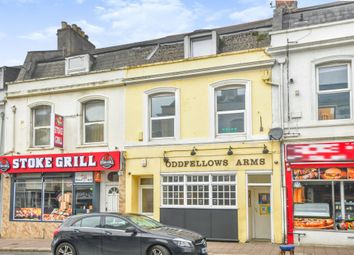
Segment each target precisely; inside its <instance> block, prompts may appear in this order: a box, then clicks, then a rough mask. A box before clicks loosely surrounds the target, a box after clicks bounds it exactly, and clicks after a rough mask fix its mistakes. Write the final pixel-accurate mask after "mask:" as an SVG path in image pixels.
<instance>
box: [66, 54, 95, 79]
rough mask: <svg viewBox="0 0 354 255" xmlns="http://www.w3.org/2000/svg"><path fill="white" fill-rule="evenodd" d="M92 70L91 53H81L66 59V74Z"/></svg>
mask: <svg viewBox="0 0 354 255" xmlns="http://www.w3.org/2000/svg"><path fill="white" fill-rule="evenodd" d="M89 71H90V55H88V54H85V55H79V56H74V57H68V58H66V59H65V75H70V74H76V73H84V72H89Z"/></svg>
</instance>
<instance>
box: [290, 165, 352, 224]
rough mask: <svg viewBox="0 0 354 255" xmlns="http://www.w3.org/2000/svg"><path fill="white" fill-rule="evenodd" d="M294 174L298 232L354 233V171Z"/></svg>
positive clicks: (320, 170)
mask: <svg viewBox="0 0 354 255" xmlns="http://www.w3.org/2000/svg"><path fill="white" fill-rule="evenodd" d="M292 171H293V172H292V174H293V203H294V212H293V213H294V215H293V216H294V228H295V229H321V230H336V231H354V168H340V167H339V168H336V167H331V168H298V169H293V170H292Z"/></svg>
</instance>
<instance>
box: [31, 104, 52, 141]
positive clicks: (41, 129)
mask: <svg viewBox="0 0 354 255" xmlns="http://www.w3.org/2000/svg"><path fill="white" fill-rule="evenodd" d="M51 116H52V107H51V106H49V105H40V106H36V107H33V108H32V145H33V146H49V145H50V142H51V130H52V128H51Z"/></svg>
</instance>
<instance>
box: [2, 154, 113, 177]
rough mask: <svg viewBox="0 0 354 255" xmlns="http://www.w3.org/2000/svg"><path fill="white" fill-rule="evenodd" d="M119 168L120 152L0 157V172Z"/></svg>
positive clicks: (78, 170)
mask: <svg viewBox="0 0 354 255" xmlns="http://www.w3.org/2000/svg"><path fill="white" fill-rule="evenodd" d="M105 170H120V152H119V151H112V152H83V153H66V154H64V153H63V154H45V155H16V156H4V157H0V173H9V174H16V173H44V172H85V171H86V172H89V171H92V172H93V171H105Z"/></svg>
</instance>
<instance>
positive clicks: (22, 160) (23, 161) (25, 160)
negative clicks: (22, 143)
mask: <svg viewBox="0 0 354 255" xmlns="http://www.w3.org/2000/svg"><path fill="white" fill-rule="evenodd" d="M26 162H27V159H26V158H20V163H21V168H26Z"/></svg>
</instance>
